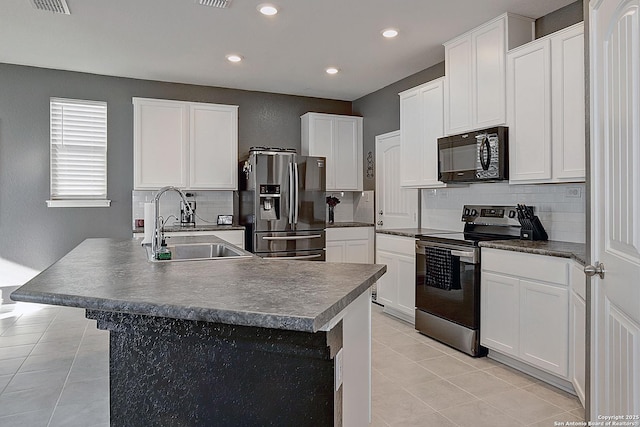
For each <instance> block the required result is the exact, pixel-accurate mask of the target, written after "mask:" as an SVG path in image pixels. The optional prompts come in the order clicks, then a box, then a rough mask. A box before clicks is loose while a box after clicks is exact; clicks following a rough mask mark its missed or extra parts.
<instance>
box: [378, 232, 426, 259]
mask: <svg viewBox="0 0 640 427" xmlns="http://www.w3.org/2000/svg"><path fill="white" fill-rule="evenodd" d="M376 248H377V249H378V250H383V251H386V252H395V253H399V254H404V255H408V256H412V257H415V253H416V239H414V238H411V237H402V236H392V235H389V234H382V233H376Z"/></svg>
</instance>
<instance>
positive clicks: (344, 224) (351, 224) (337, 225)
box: [327, 222, 374, 228]
mask: <svg viewBox="0 0 640 427" xmlns="http://www.w3.org/2000/svg"><path fill="white" fill-rule="evenodd" d="M373 226H374V224H373V223H372V222H334V223H333V224H330V223H327V228H340V227H373Z"/></svg>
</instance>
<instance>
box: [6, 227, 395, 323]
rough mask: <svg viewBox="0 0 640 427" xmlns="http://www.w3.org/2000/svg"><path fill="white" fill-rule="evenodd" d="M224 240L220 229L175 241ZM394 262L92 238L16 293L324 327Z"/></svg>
mask: <svg viewBox="0 0 640 427" xmlns="http://www.w3.org/2000/svg"><path fill="white" fill-rule="evenodd" d="M198 241H207V242H223V240H221V239H217V238H216V237H215V236H202V237H174V238H172V243H185V242H198ZM385 271H386V266H384V265H376V264H341V263H330V264H328V263H324V262H311V261H287V260H277V261H276V260H266V259H262V258H258V257H251V258H244V259H233V260H210V261H178V262H149V261H148V260H147V258H146V251H145V249H144V248H143V247H141V246H140V240H139V239H126V240H125V239H87V240H85V241H84V242H82V243H81V244H80V245H78V246H77V247H76V248H75V249H73V250H72V251H71V252H69V253H68V254H67V255H65V256H64V257H63V258H62V259H60V260H59V261H58V262H56V263H55V264H53V265H52V266H50V267H49V268H47V269H46V270H45V271H43V272H42V273H40V274H39V275H38V276H36V277H35V278H34V279H32V280H31V281H29V282H28V283H27V284H25V285H24V286H22V287H20V288H19V289H17V290H16V291H15V292H13V293H12V294H11V299H13V300H16V301H27V302H34V303H41V304H53V305H63V306H70V307H81V308H86V309H93V310H103V311H117V312H124V313H132V314H142V315H149V316H158V317H167V318H174V319H186V320H201V321H207V322H218V323H226V324H232V325H244V326H254V327H265V328H274V329H285V330H294V331H305V332H316V331H318V330H319V329H320V328H322V326H323V325H325V324H326V323H327V322H328V321H329V320H331V319H332V318H333V317H335V316H336V315H337V314H338V313H340V311H342V310H343V309H344V308H345V307H346V306H347V305H349V304H350V303H351V302H353V301H354V300H355V299H356V298H357V297H358V296H360V295H361V294H362V293H363V292H365V291H366V290H367V289H368V288H369V287H371V286H372V285H373V284H374V283H375V281H376V280H377V279H378V278H379V277H380V276H382V274H384V272H385Z"/></svg>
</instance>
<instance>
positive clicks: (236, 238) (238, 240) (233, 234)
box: [133, 230, 244, 249]
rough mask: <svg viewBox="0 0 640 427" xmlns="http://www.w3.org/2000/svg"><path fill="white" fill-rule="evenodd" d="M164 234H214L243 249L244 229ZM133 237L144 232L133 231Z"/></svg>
mask: <svg viewBox="0 0 640 427" xmlns="http://www.w3.org/2000/svg"><path fill="white" fill-rule="evenodd" d="M164 234H165V236H168V237H171V236H175V237H189V236H216V237H218V238H220V239H222V240H224V241H226V242H228V243H231V244H232V245H234V246H237V247H239V248H242V249H244V230H208V231H195V230H191V231H186V230H185V231H166V232H165V233H164ZM133 237H134V238H135V237H144V233H134V234H133Z"/></svg>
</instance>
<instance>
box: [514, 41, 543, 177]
mask: <svg viewBox="0 0 640 427" xmlns="http://www.w3.org/2000/svg"><path fill="white" fill-rule="evenodd" d="M507 93H508V96H507V104H508V106H507V110H508V123H509V168H510V170H509V182H510V183H518V182H521V181H528V182H535V181H540V180H549V179H550V178H551V64H550V42H549V40H548V39H545V40H542V41H540V42H534V43H530V44H529V45H527V46H526V47H523V48H520V49H518V50H517V51H515V52H510V53H509V55H508V56H507Z"/></svg>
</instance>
